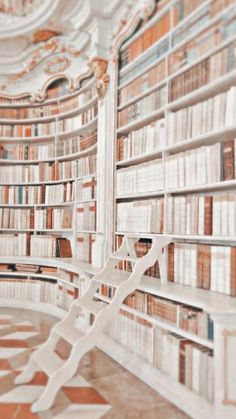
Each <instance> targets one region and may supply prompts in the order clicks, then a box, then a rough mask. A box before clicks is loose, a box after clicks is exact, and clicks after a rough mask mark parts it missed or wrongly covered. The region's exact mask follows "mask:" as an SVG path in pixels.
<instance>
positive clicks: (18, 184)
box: [0, 163, 75, 186]
mask: <svg viewBox="0 0 236 419" xmlns="http://www.w3.org/2000/svg"><path fill="white" fill-rule="evenodd" d="M0 164H1V163H0ZM66 182H75V179H74V178H67V179H58V180H44V181H41V182H19V183H18V182H17V183H12V182H11V183H0V186H27V185H45V184H46V185H57V184H60V183H66Z"/></svg>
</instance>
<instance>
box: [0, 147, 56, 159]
mask: <svg viewBox="0 0 236 419" xmlns="http://www.w3.org/2000/svg"><path fill="white" fill-rule="evenodd" d="M54 155H55V146H54V144H52V143H50V144H7V143H6V144H0V159H4V160H45V159H48V158H52V157H54Z"/></svg>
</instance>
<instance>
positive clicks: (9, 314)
mask: <svg viewBox="0 0 236 419" xmlns="http://www.w3.org/2000/svg"><path fill="white" fill-rule="evenodd" d="M57 321H58V320H57V319H56V318H55V317H53V316H49V315H48V314H45V313H40V312H37V311H29V310H18V309H10V308H1V309H0V419H51V418H55V419H98V418H103V419H136V418H139V419H188V416H186V415H185V414H184V413H183V412H181V411H180V410H179V409H177V408H176V407H175V406H173V405H172V404H171V403H169V402H168V401H167V400H165V399H164V398H163V397H161V396H160V395H159V394H158V393H157V392H155V391H154V390H152V389H151V388H150V387H148V386H147V385H146V384H144V383H143V382H142V381H140V380H138V378H136V377H135V376H134V375H132V374H131V373H129V372H128V371H127V370H125V369H124V368H123V367H122V366H120V365H119V364H118V363H116V362H115V361H113V360H112V359H111V358H110V357H108V356H107V355H106V354H104V353H103V352H101V351H100V350H98V349H96V348H94V349H93V350H92V351H90V352H89V353H88V354H86V355H85V356H84V357H83V359H82V361H81V363H80V368H79V370H78V373H77V374H76V376H75V377H74V378H73V379H72V380H70V381H69V382H68V383H67V384H66V386H64V387H63V389H62V390H61V391H60V392H59V393H58V396H57V398H56V401H55V404H54V406H53V407H52V408H51V409H50V410H49V411H47V412H41V413H39V414H33V413H31V411H30V406H31V404H32V403H33V402H34V400H36V399H37V398H38V397H39V395H40V394H41V392H42V391H43V387H44V385H45V384H46V382H47V376H46V375H45V374H44V373H43V372H37V373H36V374H35V377H34V379H33V380H32V381H31V382H30V383H29V384H27V385H19V386H16V385H14V378H15V376H16V374H19V372H20V371H21V369H22V368H23V366H24V365H25V364H26V362H27V360H28V358H29V356H30V354H31V352H32V350H34V348H36V347H37V346H38V345H40V344H41V343H42V342H43V341H44V340H45V339H46V338H47V336H48V334H49V332H50V329H51V327H52V326H53V324H54V323H55V322H57ZM69 349H70V348H68V346H67V345H66V343H65V342H64V341H60V342H59V344H58V346H57V352H58V353H59V354H60V356H61V357H66V356H68V353H69Z"/></svg>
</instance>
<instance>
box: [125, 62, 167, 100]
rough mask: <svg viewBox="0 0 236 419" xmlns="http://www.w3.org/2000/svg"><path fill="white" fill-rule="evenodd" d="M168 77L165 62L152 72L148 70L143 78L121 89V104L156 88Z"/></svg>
mask: <svg viewBox="0 0 236 419" xmlns="http://www.w3.org/2000/svg"><path fill="white" fill-rule="evenodd" d="M165 77H166V65H165V61H164V60H163V61H161V62H160V63H158V64H157V65H155V66H154V67H153V68H151V70H148V71H147V72H146V73H144V74H143V75H142V76H140V77H138V78H136V79H135V80H134V81H132V82H131V83H129V84H128V85H126V86H125V87H123V88H121V89H120V91H119V104H120V105H123V104H124V103H126V102H128V101H129V100H130V99H132V98H134V97H136V96H138V95H140V94H141V93H143V92H145V90H147V89H149V88H151V87H153V86H155V85H156V84H158V83H159V82H161V81H162V80H163V79H165Z"/></svg>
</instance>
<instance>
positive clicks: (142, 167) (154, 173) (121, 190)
mask: <svg viewBox="0 0 236 419" xmlns="http://www.w3.org/2000/svg"><path fill="white" fill-rule="evenodd" d="M162 188H163V171H162V162H161V160H152V161H151V162H148V163H142V164H138V165H136V166H131V167H127V168H124V169H120V170H118V172H117V196H122V195H128V194H144V193H147V192H152V191H158V190H161V189H162Z"/></svg>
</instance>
